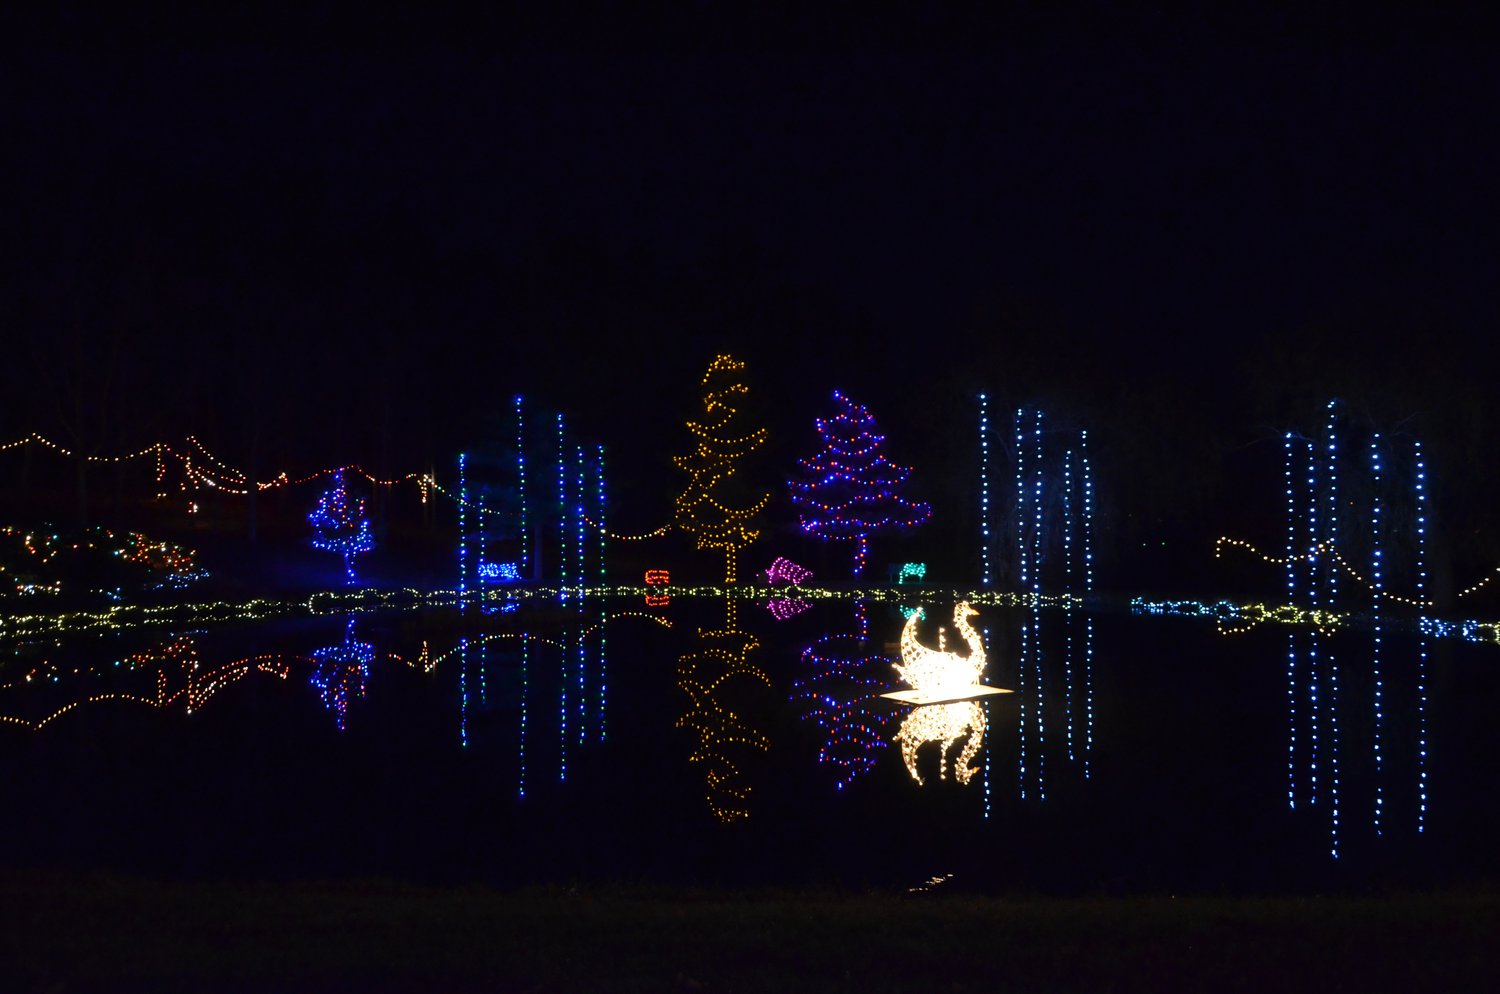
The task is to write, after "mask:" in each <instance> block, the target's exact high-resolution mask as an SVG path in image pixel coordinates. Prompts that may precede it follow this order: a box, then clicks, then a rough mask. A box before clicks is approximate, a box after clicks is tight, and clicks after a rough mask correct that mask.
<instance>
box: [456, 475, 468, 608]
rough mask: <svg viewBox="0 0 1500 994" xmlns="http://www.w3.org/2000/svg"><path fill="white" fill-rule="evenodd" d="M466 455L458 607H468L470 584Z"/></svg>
mask: <svg viewBox="0 0 1500 994" xmlns="http://www.w3.org/2000/svg"><path fill="white" fill-rule="evenodd" d="M464 461H465V455H464V453H462V452H460V453H459V454H458V609H459V611H460V612H462V611H464V610H465V609H466V608H467V607H468V601H467V600H466V597H467V594H468V590H469V585H468V580H469V564H468V551H469V550H468V545H469V531H468V521H467V514H466V511H467V509H468V506H469V491H468V486H467V484H466V483H465V478H464Z"/></svg>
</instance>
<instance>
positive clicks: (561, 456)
mask: <svg viewBox="0 0 1500 994" xmlns="http://www.w3.org/2000/svg"><path fill="white" fill-rule="evenodd" d="M557 566H558V599H559V600H561V601H566V600H567V599H568V476H567V459H566V447H565V446H564V443H563V416H562V413H561V412H558V415H557ZM568 656H569V653H568V648H567V642H566V640H564V641H563V647H562V657H561V662H560V664H559V666H558V675H559V679H558V706H557V712H558V742H559V744H560V745H559V747H560V749H561V753H560V758H559V760H558V766H557V778H558V779H559V780H566V779H568Z"/></svg>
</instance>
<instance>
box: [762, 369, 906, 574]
mask: <svg viewBox="0 0 1500 994" xmlns="http://www.w3.org/2000/svg"><path fill="white" fill-rule="evenodd" d="M833 400H834V403H836V404H837V405H838V413H837V414H835V415H834V416H833V417H831V418H818V419H817V426H818V435H819V437H820V438H821V439H822V442H823V448H822V449H821V450H820V451H819V452H818V453H817V454H816V455H814V456H812V457H811V458H809V459H802V460H799V461H798V464H797V465H798V467H799V469H800V471H801V474H800V475H801V478H800V479H794V480H791V481H790V482H789V483H788V486H789V488H790V490H791V498H792V506H793V507H795V508H796V509H797V514H798V517H799V519H800V521H801V524H802V530H803V531H804V532H807V533H808V534H809V535H814V536H816V537H817V538H820V539H823V540H825V541H848V542H853V543H854V549H855V551H854V575H855V577H858V576H859V575H860V574H861V573H862V572H863V571H864V568H865V559H866V557H867V556H868V554H869V539H870V536H871V535H874V534H877V533H880V532H899V531H910V530H911V529H913V528H915V527H917V526H918V525H920V524H922V523H923V522H925V521H926V520H927V519H928V517H930V516H931V514H932V508H931V507H930V506H929V505H928V504H926V503H923V502H922V501H913V500H907V499H906V498H905V497H903V496H902V494H901V492H902V490H903V489H905V485H906V479H907V477H908V476H910V475H911V470H910V469H908V468H907V467H905V466H897V465H896V464H895V463H892V462H890V461H889V460H887V459H886V457H885V436H884V435H882V434H880V433H879V432H878V431H877V430H876V424H875V419H874V417H872V416H871V415H870V411H869V409H868V408H866V407H865V406H864V405H863V404H856V403H855V402H854V401H852V400H850V399H849V398H848V397H846V396H844V394H842V393H840V392H838V391H834V394H833Z"/></svg>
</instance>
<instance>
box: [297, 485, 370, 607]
mask: <svg viewBox="0 0 1500 994" xmlns="http://www.w3.org/2000/svg"><path fill="white" fill-rule="evenodd" d="M307 520H308V522H309V523H310V524H311V525H312V527H313V540H312V544H313V548H314V549H323V550H324V551H327V552H337V553H338V554H339V555H341V556H343V557H344V573H345V575H346V576H347V577H348V580H349V582H350V583H353V582H354V580H355V577H354V557H355V556H358V555H362V554H363V553H366V552H369V551H370V550H371V549H373V548H375V537H374V536H373V535H371V534H370V519H369V518H367V517H365V502H364V501H363V500H360V499H359V498H357V497H353V496H351V495H350V493H349V488H348V486H347V485H346V484H345V482H344V471H343V470H339V471H338V472H336V473H335V474H334V475H333V486H332V487H330V488H328V489H327V490H325V491H323V494H322V496H320V497H319V498H318V506H317V507H315V508H313V509H312V511H311V512H309V513H308V515H307Z"/></svg>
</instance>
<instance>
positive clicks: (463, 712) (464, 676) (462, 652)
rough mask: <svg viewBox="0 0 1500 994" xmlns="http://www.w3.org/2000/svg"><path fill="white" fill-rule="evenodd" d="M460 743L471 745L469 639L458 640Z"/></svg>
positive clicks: (461, 745) (461, 746)
mask: <svg viewBox="0 0 1500 994" xmlns="http://www.w3.org/2000/svg"><path fill="white" fill-rule="evenodd" d="M458 744H459V746H460V748H464V749H467V748H468V747H469V640H468V639H459V640H458Z"/></svg>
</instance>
